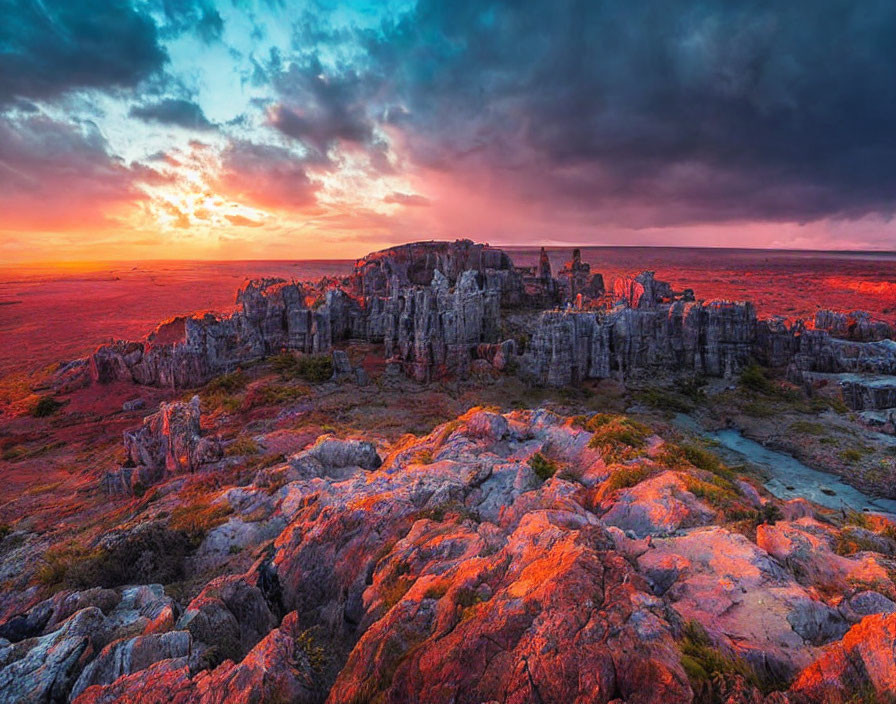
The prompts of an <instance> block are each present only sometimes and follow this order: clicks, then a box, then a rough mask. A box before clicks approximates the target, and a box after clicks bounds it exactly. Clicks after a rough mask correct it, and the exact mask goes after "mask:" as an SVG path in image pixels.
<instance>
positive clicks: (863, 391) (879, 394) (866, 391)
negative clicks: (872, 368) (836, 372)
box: [840, 375, 896, 411]
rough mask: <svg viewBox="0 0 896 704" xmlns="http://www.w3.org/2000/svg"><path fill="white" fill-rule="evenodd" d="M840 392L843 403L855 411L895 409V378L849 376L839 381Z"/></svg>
mask: <svg viewBox="0 0 896 704" xmlns="http://www.w3.org/2000/svg"><path fill="white" fill-rule="evenodd" d="M840 391H841V393H842V394H843V401H844V402H845V403H846V405H847V406H849V407H850V408H851V409H853V410H855V411H877V410H882V409H890V408H892V409H896V376H888V377H886V376H885V377H879V376H870V377H862V376H858V375H849V376H847V377H845V378H841V379H840Z"/></svg>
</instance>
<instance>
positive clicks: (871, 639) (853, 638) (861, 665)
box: [793, 614, 896, 704]
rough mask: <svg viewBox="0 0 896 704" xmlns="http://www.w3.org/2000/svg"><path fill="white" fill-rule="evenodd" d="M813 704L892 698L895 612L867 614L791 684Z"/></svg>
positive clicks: (895, 685) (895, 673) (895, 658)
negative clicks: (859, 698) (860, 697)
mask: <svg viewBox="0 0 896 704" xmlns="http://www.w3.org/2000/svg"><path fill="white" fill-rule="evenodd" d="M793 690H794V692H795V693H797V694H798V695H801V696H803V697H805V698H806V700H807V701H808V702H811V703H812V704H847V703H848V702H853V701H856V697H857V696H862V697H863V698H864V699H865V701H882V702H885V701H887V700H888V698H889V699H890V700H892V697H893V694H894V692H896V614H888V615H875V616H868V617H867V618H865V619H863V620H862V621H861V622H860V623H859V624H857V625H855V626H853V627H852V628H851V629H850V631H849V633H847V634H846V636H844V638H843V640H842V641H840V642H838V643H835V644H833V645H831V646H830V647H829V648H827V649H826V651H825V652H824V654H823V655H822V656H821V657H820V658H819V659H818V660H817V661H816V662H814V663H813V664H812V665H810V666H809V667H808V668H806V670H805V671H804V672H803V673H802V674H800V676H799V677H798V678H797V680H796V682H795V683H794V685H793Z"/></svg>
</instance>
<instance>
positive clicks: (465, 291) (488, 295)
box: [385, 270, 500, 381]
mask: <svg viewBox="0 0 896 704" xmlns="http://www.w3.org/2000/svg"><path fill="white" fill-rule="evenodd" d="M390 303H391V304H392V305H390V306H388V307H387V315H388V314H391V319H390V321H389V324H387V326H386V334H385V353H386V357H387V358H393V359H396V360H398V361H400V362H401V363H402V365H403V366H404V368H405V371H406V373H407V374H408V376H410V377H412V378H414V379H416V380H417V381H429V380H430V379H432V378H438V377H442V376H445V375H448V374H454V375H457V376H461V377H463V376H467V375H468V372H469V367H470V362H472V359H473V357H472V354H473V351H474V350H475V349H476V348H477V347H478V346H479V345H480V344H482V343H495V342H497V341H498V340H497V335H498V323H499V321H500V291H498V290H495V289H490V288H488V287H482V286H480V281H479V276H478V275H477V274H476V273H475V272H474V271H472V270H470V271H466V272H464V273H463V274H462V275H461V276H460V278H459V279H458V281H457V284H456V285H455V286H454V288H453V289H452V288H451V287H450V282H449V280H448V279H447V278H446V277H445V276H443V275H442V274H441V273H440V272H439V271H436V273H435V274H434V276H433V279H432V285H431V286H429V287H425V288H415V289H412V290H409V291H407V294H406V296H405V297H403V298H399V299H397V300H395V299H393V300H392V301H390Z"/></svg>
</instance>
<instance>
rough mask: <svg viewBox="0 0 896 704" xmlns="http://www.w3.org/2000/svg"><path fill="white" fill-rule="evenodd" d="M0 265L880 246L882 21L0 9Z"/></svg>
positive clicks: (757, 8) (887, 242)
mask: <svg viewBox="0 0 896 704" xmlns="http://www.w3.org/2000/svg"><path fill="white" fill-rule="evenodd" d="M0 16H2V17H3V21H2V22H0V260H2V261H5V262H26V261H79V260H110V259H127V260H131V259H180V258H183V259H194V258H198V259H317V258H324V259H332V258H353V257H358V256H361V255H363V254H364V253H366V252H368V251H371V250H374V249H378V248H381V247H384V246H387V245H390V244H396V243H400V242H407V241H412V240H419V239H433V238H435V239H454V238H457V237H470V238H472V239H476V240H479V241H487V242H490V243H492V244H496V245H505V246H506V245H536V244H548V245H557V244H583V245H589V244H591V245H664V246H674V245H680V246H733V247H773V248H800V249H815V250H827V249H879V250H893V249H896V223H894V221H893V214H894V207H896V127H894V126H896V41H894V37H896V3H893V2H892V0H856V1H854V2H845V1H844V0H789V1H788V2H780V1H779V0H767V1H764V0H718V1H717V2H708V1H707V0H668V1H666V2H654V1H648V0H531V1H529V2H520V1H511V0H507V1H505V2H495V1H493V0H451V2H446V1H445V0H418V1H416V2H414V1H411V0H401V1H399V0H379V1H377V0H354V1H353V2H343V3H336V2H323V1H318V2H313V1H308V2H288V1H287V0H257V1H255V0H130V1H128V2H125V1H122V0H102V2H99V1H97V0H0Z"/></svg>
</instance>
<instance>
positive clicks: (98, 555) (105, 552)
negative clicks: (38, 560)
mask: <svg viewBox="0 0 896 704" xmlns="http://www.w3.org/2000/svg"><path fill="white" fill-rule="evenodd" d="M190 550H191V541H190V538H189V536H187V535H186V534H184V533H182V532H178V531H172V530H169V529H168V528H165V527H164V526H161V525H153V526H149V527H145V528H141V529H138V530H135V531H134V532H133V533H131V534H128V535H126V536H123V537H122V538H121V539H119V540H117V541H115V542H114V543H112V544H111V545H109V546H108V547H98V548H93V549H90V548H86V547H83V546H78V545H68V546H59V547H54V548H50V549H49V550H47V551H46V553H44V556H43V560H44V565H43V566H42V567H41V568H40V569H39V570H38V572H37V580H38V581H39V582H40V583H41V584H43V585H45V586H47V587H51V588H60V587H67V588H72V589H84V588H87V587H96V586H100V587H109V588H111V587H118V586H122V585H125V584H151V583H161V584H168V583H170V582H174V581H176V580H178V579H182V578H183V576H184V560H185V559H186V557H187V555H188V554H189V553H190Z"/></svg>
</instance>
